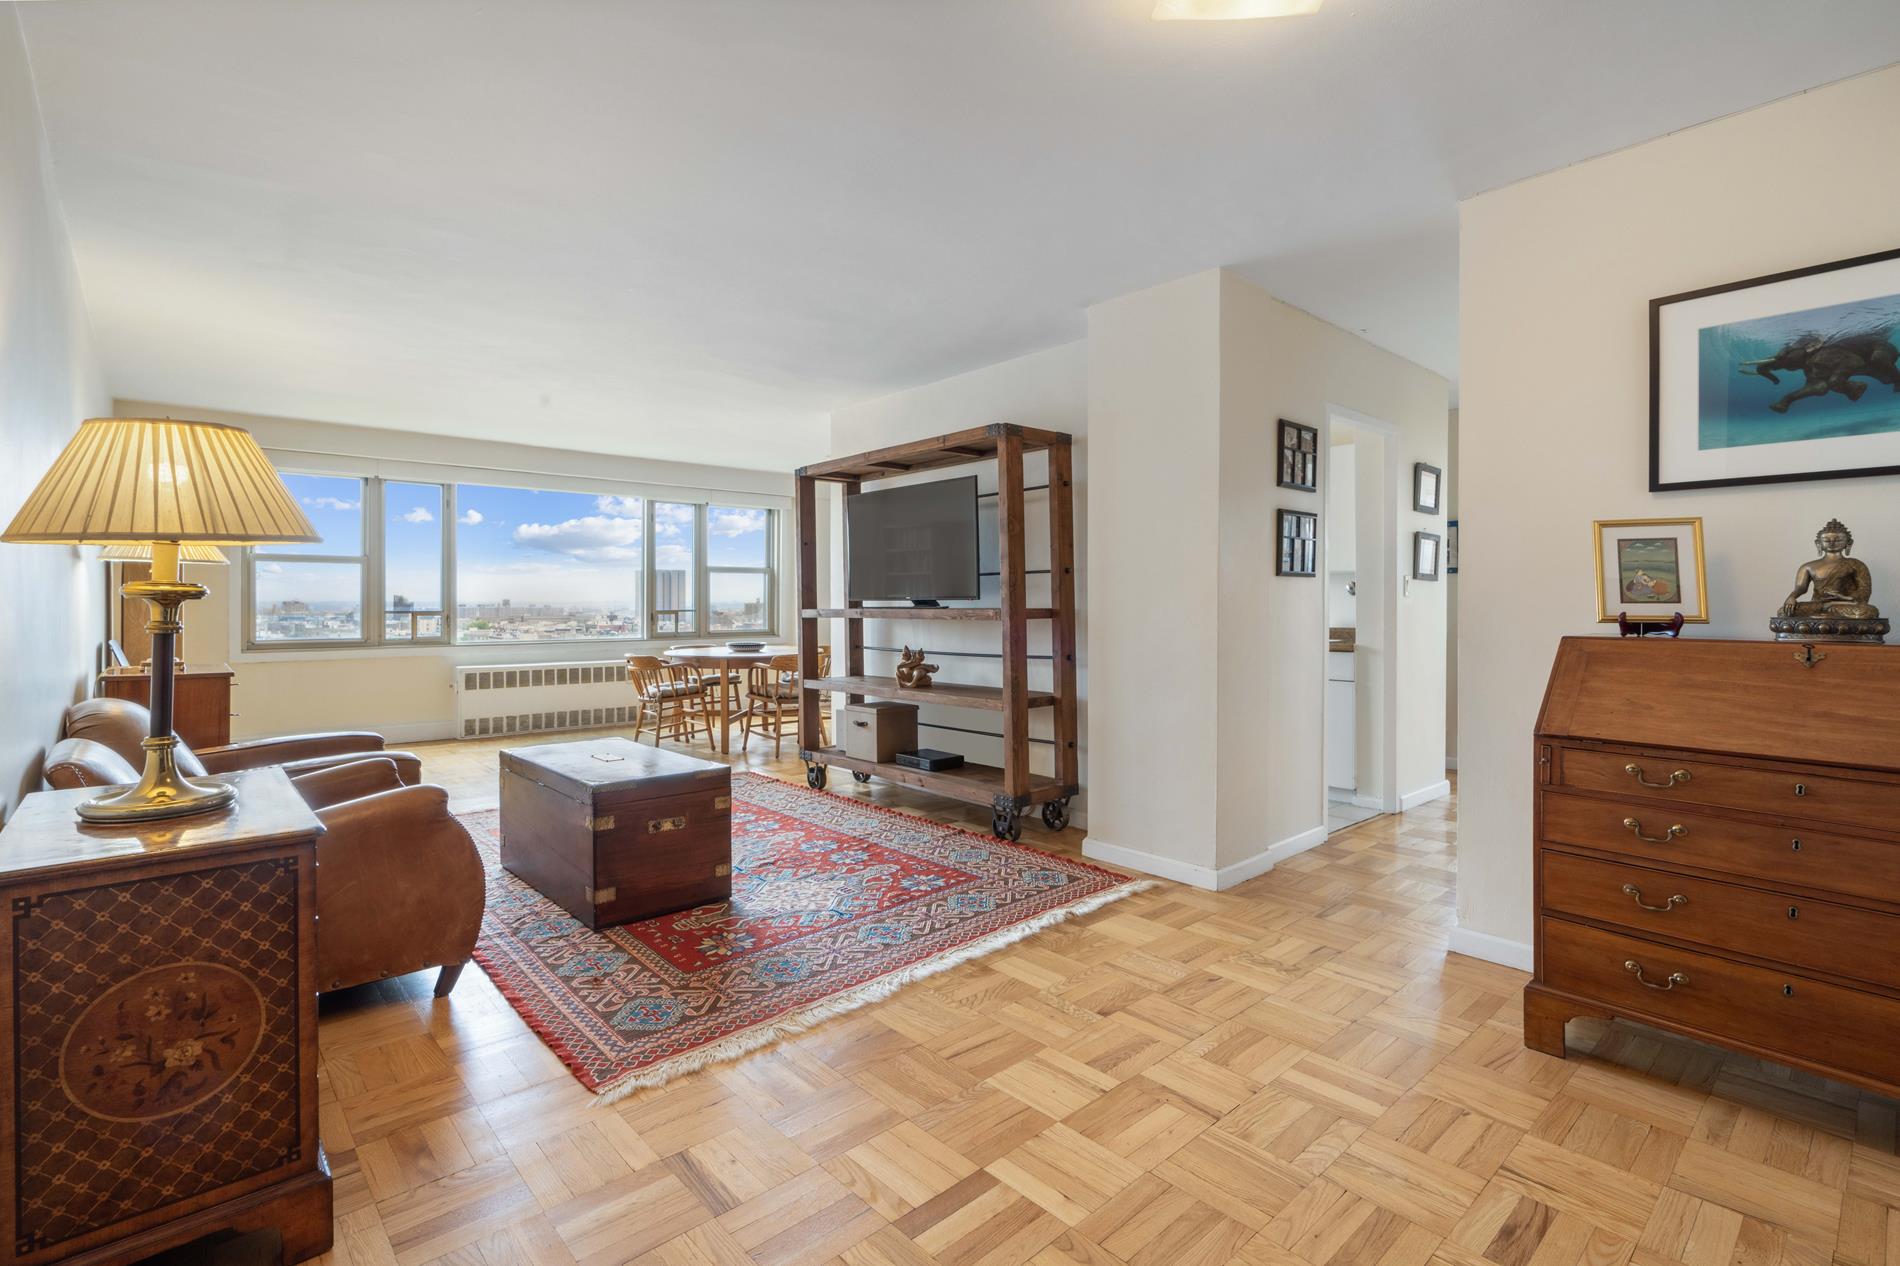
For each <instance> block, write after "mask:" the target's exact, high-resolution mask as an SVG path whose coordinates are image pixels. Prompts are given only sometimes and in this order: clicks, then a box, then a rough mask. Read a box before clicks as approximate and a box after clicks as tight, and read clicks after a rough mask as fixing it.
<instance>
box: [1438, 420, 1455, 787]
mask: <svg viewBox="0 0 1900 1266" xmlns="http://www.w3.org/2000/svg"><path fill="white" fill-rule="evenodd" d="M1457 517H1458V410H1456V409H1453V410H1452V411H1451V421H1450V424H1449V426H1448V429H1447V431H1446V443H1445V531H1444V537H1445V542H1444V547H1445V548H1446V549H1450V548H1451V522H1452V520H1453V519H1456V518H1457ZM1441 565H1442V566H1443V567H1444V571H1445V764H1446V765H1447V766H1448V767H1450V768H1452V769H1456V768H1458V577H1457V576H1455V575H1453V574H1452V572H1451V568H1450V565H1449V562H1448V561H1446V562H1445V563H1443V564H1441Z"/></svg>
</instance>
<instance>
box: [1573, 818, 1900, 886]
mask: <svg viewBox="0 0 1900 1266" xmlns="http://www.w3.org/2000/svg"><path fill="white" fill-rule="evenodd" d="M1543 810H1544V828H1543V829H1544V836H1543V838H1544V840H1545V842H1546V843H1550V844H1570V845H1575V846H1577V847H1580V848H1594V849H1600V850H1603V851H1605V852H1611V853H1618V854H1621V855H1623V856H1625V857H1628V858H1630V859H1632V860H1634V861H1639V862H1641V863H1643V864H1645V865H1650V866H1662V867H1666V868H1674V867H1677V866H1695V867H1698V868H1700V869H1703V870H1719V871H1724V872H1726V873H1728V874H1732V875H1738V876H1741V877H1744V878H1748V879H1765V880H1770V881H1772V882H1774V883H1780V884H1793V885H1795V886H1797V887H1801V888H1812V889H1817V890H1820V891H1823V892H1838V893H1846V894H1849V895H1852V896H1857V897H1869V898H1872V899H1873V900H1876V901H1893V900H1895V899H1896V898H1900V844H1885V843H1881V842H1880V841H1878V840H1857V839H1853V838H1851V837H1848V836H1841V835H1831V834H1826V833H1822V832H1814V831H1809V830H1806V829H1804V828H1802V827H1798V826H1797V827H1789V826H1771V825H1767V824H1764V823H1760V822H1741V821H1737V820H1735V819H1733V818H1723V817H1717V816H1716V815H1714V814H1710V813H1698V812H1695V811H1693V810H1683V809H1680V808H1678V807H1676V806H1674V805H1665V804H1658V803H1657V802H1655V801H1653V800H1651V801H1647V802H1645V801H1639V800H1634V799H1632V800H1628V801H1623V800H1591V799H1587V798H1585V797H1583V796H1566V795H1562V794H1560V793H1558V792H1552V791H1547V792H1545V793H1544V794H1543ZM1629 821H1634V822H1635V823H1636V824H1637V827H1638V828H1640V829H1641V831H1642V835H1643V836H1645V837H1647V838H1639V837H1638V835H1637V832H1636V829H1634V828H1631V827H1629V826H1626V825H1625V823H1626V822H1629ZM1671 828H1679V829H1678V830H1676V831H1675V833H1674V834H1673V835H1670V834H1669V833H1670V831H1671ZM1665 836H1668V839H1667V842H1658V841H1659V840H1662V839H1663V837H1665Z"/></svg>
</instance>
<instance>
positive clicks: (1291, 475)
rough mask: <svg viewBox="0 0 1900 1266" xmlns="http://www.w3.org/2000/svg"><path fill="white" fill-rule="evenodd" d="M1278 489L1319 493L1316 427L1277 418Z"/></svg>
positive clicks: (1317, 434)
mask: <svg viewBox="0 0 1900 1266" xmlns="http://www.w3.org/2000/svg"><path fill="white" fill-rule="evenodd" d="M1280 486H1281V487H1282V488H1296V489H1298V490H1299V491H1301V492H1317V491H1319V428H1318V427H1312V426H1306V425H1303V424H1302V423H1299V422H1289V421H1287V420H1286V419H1285V418H1281V419H1280Z"/></svg>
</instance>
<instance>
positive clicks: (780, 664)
mask: <svg viewBox="0 0 1900 1266" xmlns="http://www.w3.org/2000/svg"><path fill="white" fill-rule="evenodd" d="M745 693H746V701H745V710H744V711H743V712H741V713H740V714H739V720H740V724H741V725H742V727H743V734H744V737H743V738H742V739H741V740H740V746H741V747H744V746H745V745H747V744H749V743H751V742H752V729H753V726H754V725H757V726H758V728H759V731H760V733H761V734H763V733H765V732H767V731H770V733H771V735H772V758H773V759H774V760H776V759H777V758H778V755H779V749H780V748H781V746H782V745H783V744H784V742H785V731H786V730H787V729H788V728H789V729H790V730H791V731H792V734H793V736H794V737H796V736H797V734H798V699H799V695H800V693H801V692H800V690H799V683H798V656H796V655H774V656H773V657H772V658H771V659H770V660H768V661H766V662H765V663H763V664H753V665H752V666H751V667H750V668H748V669H747V670H746V683H745ZM820 730H821V732H820V739H819V741H820V742H821V743H822V742H823V735H822V727H820Z"/></svg>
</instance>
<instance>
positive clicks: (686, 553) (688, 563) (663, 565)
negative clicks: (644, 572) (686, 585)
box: [653, 545, 693, 571]
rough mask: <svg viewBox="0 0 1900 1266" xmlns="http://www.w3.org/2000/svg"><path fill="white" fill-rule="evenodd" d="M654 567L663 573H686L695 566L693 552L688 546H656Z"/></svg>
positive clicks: (654, 548) (654, 549)
mask: <svg viewBox="0 0 1900 1266" xmlns="http://www.w3.org/2000/svg"><path fill="white" fill-rule="evenodd" d="M653 565H654V567H656V568H658V569H659V570H661V571H685V570H687V569H689V568H691V567H692V565H693V551H692V547H691V546H687V545H656V546H654V547H653Z"/></svg>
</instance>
